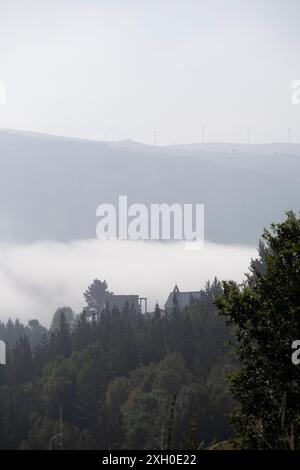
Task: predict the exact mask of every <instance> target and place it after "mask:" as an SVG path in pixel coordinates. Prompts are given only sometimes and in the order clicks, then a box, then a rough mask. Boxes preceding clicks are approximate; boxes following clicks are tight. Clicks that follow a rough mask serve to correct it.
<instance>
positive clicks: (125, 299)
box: [106, 294, 147, 313]
mask: <svg viewBox="0 0 300 470" xmlns="http://www.w3.org/2000/svg"><path fill="white" fill-rule="evenodd" d="M106 304H107V305H108V307H109V308H110V309H113V308H117V309H118V310H120V311H122V310H123V309H124V308H126V306H128V308H130V309H131V310H135V311H136V312H141V313H147V299H146V298H144V297H139V296H138V295H115V294H112V295H110V296H109V297H108V299H107V302H106Z"/></svg>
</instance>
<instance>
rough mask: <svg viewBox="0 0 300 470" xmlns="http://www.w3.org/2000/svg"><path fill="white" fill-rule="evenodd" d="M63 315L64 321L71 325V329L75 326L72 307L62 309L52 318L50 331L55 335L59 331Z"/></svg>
mask: <svg viewBox="0 0 300 470" xmlns="http://www.w3.org/2000/svg"><path fill="white" fill-rule="evenodd" d="M62 314H63V315H64V319H65V321H66V323H67V324H68V325H69V327H70V328H72V326H73V323H74V320H75V314H74V312H73V310H72V309H71V308H70V307H60V308H58V309H57V310H56V311H55V313H54V315H53V318H52V322H51V327H50V331H52V332H53V333H55V331H56V330H58V329H59V325H60V321H61V317H62Z"/></svg>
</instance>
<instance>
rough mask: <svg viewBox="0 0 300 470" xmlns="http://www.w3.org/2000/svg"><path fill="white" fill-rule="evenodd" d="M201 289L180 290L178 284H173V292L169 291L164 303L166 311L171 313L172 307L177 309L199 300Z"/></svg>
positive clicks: (180, 309)
mask: <svg viewBox="0 0 300 470" xmlns="http://www.w3.org/2000/svg"><path fill="white" fill-rule="evenodd" d="M200 297H201V291H191V292H180V290H179V289H178V286H177V285H175V287H174V289H173V292H170V294H169V297H168V300H167V302H166V303H165V311H166V313H171V312H172V311H173V310H174V309H177V310H179V311H182V310H184V309H185V308H186V307H189V306H190V305H193V304H195V303H197V302H199V300H200Z"/></svg>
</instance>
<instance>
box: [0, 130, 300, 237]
mask: <svg viewBox="0 0 300 470" xmlns="http://www.w3.org/2000/svg"><path fill="white" fill-rule="evenodd" d="M231 147H232V148H235V151H231V150H230V149H231ZM0 168H1V171H0V240H2V241H3V240H14V241H25V242H27V241H33V240H45V239H52V240H53V239H54V240H62V241H67V240H73V239H79V238H92V237H95V227H96V223H97V220H96V216H95V211H96V207H97V206H98V204H100V203H101V202H112V203H116V202H117V198H118V196H119V195H121V194H127V195H128V200H129V203H132V202H141V203H146V204H150V203H162V202H166V203H174V202H180V203H204V204H205V218H206V226H205V228H206V234H205V236H206V239H207V240H210V241H213V242H218V243H245V244H252V245H253V244H255V245H256V244H257V240H258V238H259V236H260V234H261V232H262V230H263V228H264V227H265V226H268V225H269V224H270V223H271V222H273V221H275V220H276V221H278V220H280V218H281V217H283V215H284V212H285V211H286V210H289V209H294V210H296V211H298V210H299V201H300V184H299V183H300V145H297V144H294V145H291V146H289V145H288V144H268V145H265V146H251V145H250V146H241V145H238V144H203V145H202V144H195V145H191V146H170V147H168V146H167V147H152V146H147V145H144V144H138V143H135V142H132V141H124V142H107V143H104V142H96V141H88V140H83V139H69V138H64V137H55V136H48V135H43V134H36V133H26V132H18V131H9V130H2V131H0Z"/></svg>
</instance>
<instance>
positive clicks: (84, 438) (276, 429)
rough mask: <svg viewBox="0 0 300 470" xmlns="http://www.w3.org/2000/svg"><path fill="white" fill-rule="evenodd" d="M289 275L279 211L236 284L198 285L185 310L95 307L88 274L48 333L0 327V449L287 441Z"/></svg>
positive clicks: (299, 311)
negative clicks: (74, 304) (1, 353)
mask: <svg viewBox="0 0 300 470" xmlns="http://www.w3.org/2000/svg"><path fill="white" fill-rule="evenodd" d="M299 280H300V220H299V218H297V216H296V215H295V214H293V213H289V214H288V216H287V219H286V220H285V221H284V222H283V223H281V224H277V225H273V226H272V227H271V230H270V231H266V232H265V233H264V236H263V241H262V242H261V244H260V247H259V258H258V259H257V260H252V262H251V266H250V271H249V274H248V275H247V277H246V279H245V281H244V283H243V284H242V285H237V284H236V283H234V282H222V283H221V282H219V281H217V280H216V279H215V280H214V281H213V282H212V283H210V282H208V283H207V285H206V286H205V288H204V289H203V290H202V291H201V296H200V298H199V299H198V300H197V301H196V302H192V303H191V305H190V306H189V307H188V308H186V309H185V311H180V310H179V309H178V308H177V306H176V303H174V309H173V311H172V312H169V313H166V312H164V311H161V310H160V308H159V306H158V305H157V306H156V309H155V311H154V312H153V313H151V314H141V313H140V312H137V311H135V310H133V309H132V308H131V307H130V306H129V305H127V306H126V307H124V309H123V310H122V311H119V310H117V309H112V310H110V309H109V307H108V305H107V306H106V307H105V308H102V307H101V308H100V307H99V305H100V303H99V299H100V298H101V296H102V294H103V293H105V292H106V291H107V285H106V283H105V281H103V282H101V281H97V280H95V281H94V282H93V283H92V284H91V285H90V286H89V287H88V289H87V290H86V292H85V293H84V297H85V300H86V308H85V309H84V310H83V312H81V313H80V314H78V315H74V313H73V312H72V310H71V309H70V308H67V307H63V308H61V309H58V310H57V312H55V314H54V316H53V321H52V324H51V327H50V328H49V330H48V329H47V328H44V327H43V326H41V325H40V323H39V322H38V321H37V320H31V321H29V322H28V325H27V326H23V325H22V324H20V322H18V321H15V322H12V321H11V320H10V321H8V323H6V324H4V323H1V324H0V335H1V338H3V339H5V340H6V342H7V345H8V351H7V364H6V365H5V366H1V367H0V448H1V449H198V448H212V447H214V446H215V445H216V443H218V442H223V441H231V440H232V439H233V445H235V446H237V447H238V448H258V449H263V448H299V446H300V443H299V426H300V419H299V417H300V400H299V396H300V395H299V388H300V369H299V368H297V367H296V366H295V365H293V364H292V362H291V359H290V356H291V344H292V341H293V340H295V339H298V338H297V337H299V338H300V319H299V317H300V282H299ZM228 377H230V382H231V386H230V390H229V382H228ZM229 415H230V418H228V416H229Z"/></svg>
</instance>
